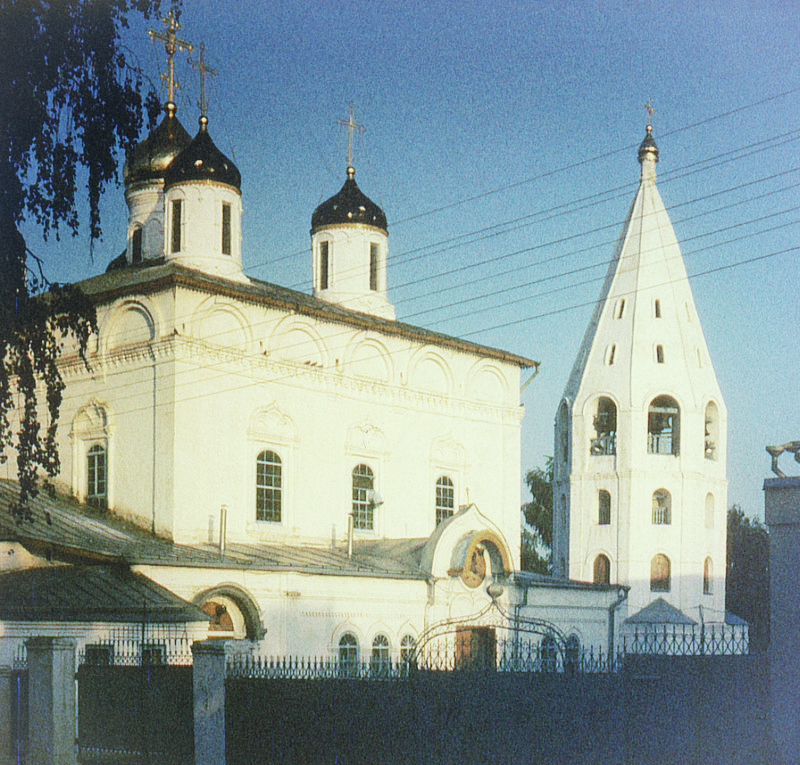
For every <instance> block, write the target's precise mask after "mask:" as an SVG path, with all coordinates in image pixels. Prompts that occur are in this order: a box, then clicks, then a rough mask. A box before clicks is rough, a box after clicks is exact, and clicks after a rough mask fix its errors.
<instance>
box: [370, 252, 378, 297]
mask: <svg viewBox="0 0 800 765" xmlns="http://www.w3.org/2000/svg"><path fill="white" fill-rule="evenodd" d="M369 288H370V289H371V290H372V291H373V292H375V291H377V289H378V245H377V244H376V243H375V242H370V245H369Z"/></svg>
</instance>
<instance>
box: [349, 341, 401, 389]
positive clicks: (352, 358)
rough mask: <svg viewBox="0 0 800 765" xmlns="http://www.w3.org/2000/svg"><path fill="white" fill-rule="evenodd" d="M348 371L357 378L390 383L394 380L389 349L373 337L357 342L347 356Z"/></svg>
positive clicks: (350, 348)
mask: <svg viewBox="0 0 800 765" xmlns="http://www.w3.org/2000/svg"><path fill="white" fill-rule="evenodd" d="M345 359H346V362H345V363H346V365H347V370H348V372H350V373H351V374H353V375H354V376H355V377H363V378H365V379H368V380H377V381H378V382H383V383H388V382H391V381H392V380H393V379H394V365H393V364H392V356H391V354H390V353H389V349H388V348H387V347H386V346H385V345H384V344H383V343H382V342H380V341H379V340H377V339H375V338H373V337H367V338H361V339H359V340H356V342H355V343H353V344H352V345H351V346H350V347H349V348H348V349H347V353H346V356H345Z"/></svg>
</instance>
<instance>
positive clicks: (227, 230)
mask: <svg viewBox="0 0 800 765" xmlns="http://www.w3.org/2000/svg"><path fill="white" fill-rule="evenodd" d="M222 254H223V255H230V254H231V206H230V205H229V204H228V203H227V202H223V203H222Z"/></svg>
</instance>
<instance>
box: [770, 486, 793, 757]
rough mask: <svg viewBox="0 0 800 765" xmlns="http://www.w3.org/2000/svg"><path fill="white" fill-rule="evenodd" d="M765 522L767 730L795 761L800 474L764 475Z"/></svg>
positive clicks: (779, 748)
mask: <svg viewBox="0 0 800 765" xmlns="http://www.w3.org/2000/svg"><path fill="white" fill-rule="evenodd" d="M764 518H765V520H766V522H767V526H769V571H770V574H769V604H770V617H769V628H770V649H769V663H770V680H771V688H772V715H771V717H772V733H773V736H774V737H775V743H776V744H777V746H778V751H779V752H780V754H781V756H782V758H783V762H784V763H786V765H796V764H797V763H800V476H789V477H787V476H784V477H780V478H767V479H766V480H765V481H764Z"/></svg>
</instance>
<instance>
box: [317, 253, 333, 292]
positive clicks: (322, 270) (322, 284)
mask: <svg viewBox="0 0 800 765" xmlns="http://www.w3.org/2000/svg"><path fill="white" fill-rule="evenodd" d="M330 251H331V243H330V242H320V243H319V288H320V289H321V290H326V289H328V286H329V284H330V267H331V266H330V258H331V252H330Z"/></svg>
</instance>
